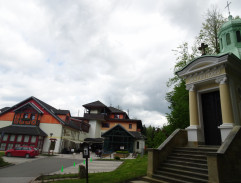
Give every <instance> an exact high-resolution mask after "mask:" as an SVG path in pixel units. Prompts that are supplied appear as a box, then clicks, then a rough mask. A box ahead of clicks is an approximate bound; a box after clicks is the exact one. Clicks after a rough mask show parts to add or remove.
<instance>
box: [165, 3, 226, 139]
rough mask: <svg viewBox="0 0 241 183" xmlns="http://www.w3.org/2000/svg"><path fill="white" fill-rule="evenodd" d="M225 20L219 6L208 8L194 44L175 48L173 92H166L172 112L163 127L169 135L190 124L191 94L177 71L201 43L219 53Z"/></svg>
mask: <svg viewBox="0 0 241 183" xmlns="http://www.w3.org/2000/svg"><path fill="white" fill-rule="evenodd" d="M223 22H224V18H223V16H222V15H221V14H220V13H219V11H218V10H217V8H215V7H214V8H213V9H212V10H208V11H207V13H206V16H205V21H204V22H203V24H202V29H201V30H200V32H199V35H198V36H197V37H196V41H195V43H194V46H192V47H191V51H190V49H189V45H188V43H183V44H181V45H180V46H178V47H177V49H176V50H173V51H174V53H175V55H176V56H177V58H176V60H177V62H176V64H175V67H174V69H173V71H174V77H172V78H170V79H169V80H168V82H167V86H168V87H173V90H172V91H171V92H168V93H167V94H166V100H167V101H168V102H169V103H170V105H169V109H170V113H168V114H166V117H167V120H168V125H167V126H165V127H163V130H166V131H167V132H168V135H170V133H172V132H173V131H174V130H175V129H177V128H182V129H183V128H186V127H187V126H188V125H189V96H188V91H187V90H186V86H185V81H184V80H182V79H181V78H179V77H178V76H177V75H176V72H177V71H178V70H180V69H182V68H183V67H184V66H185V65H187V64H188V63H189V62H191V61H192V60H193V59H194V58H195V57H197V56H198V47H199V46H200V44H201V43H205V44H208V45H209V47H208V50H206V52H207V53H208V54H214V53H219V43H218V36H217V35H218V30H219V29H220V28H221V25H222V24H223Z"/></svg>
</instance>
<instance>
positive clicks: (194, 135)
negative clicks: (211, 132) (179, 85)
mask: <svg viewBox="0 0 241 183" xmlns="http://www.w3.org/2000/svg"><path fill="white" fill-rule="evenodd" d="M187 90H189V115H190V126H189V127H187V128H186V130H187V132H188V144H189V145H190V146H197V145H198V132H199V128H200V127H199V117H198V105H197V92H196V91H195V86H194V85H188V86H187Z"/></svg>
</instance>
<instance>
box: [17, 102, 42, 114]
mask: <svg viewBox="0 0 241 183" xmlns="http://www.w3.org/2000/svg"><path fill="white" fill-rule="evenodd" d="M26 106H31V107H32V108H34V109H35V110H36V111H37V112H38V113H40V114H43V113H44V112H43V111H42V110H41V109H39V108H38V107H37V106H36V105H35V104H33V103H31V102H28V103H26V104H24V105H22V106H20V107H18V108H17V109H15V110H14V112H16V111H18V110H19V109H22V108H24V107H26Z"/></svg>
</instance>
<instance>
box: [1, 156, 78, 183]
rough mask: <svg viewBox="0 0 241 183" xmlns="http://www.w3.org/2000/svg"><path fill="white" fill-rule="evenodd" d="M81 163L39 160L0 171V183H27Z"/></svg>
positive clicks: (47, 158)
mask: <svg viewBox="0 0 241 183" xmlns="http://www.w3.org/2000/svg"><path fill="white" fill-rule="evenodd" d="M74 162H75V163H76V164H77V163H82V162H83V161H82V160H79V159H65V158H51V157H46V158H41V159H37V160H34V161H30V162H25V163H21V164H18V165H14V166H9V167H6V168H2V169H0V183H10V182H18V183H27V182H29V181H30V180H32V179H33V178H35V177H37V176H39V175H41V174H49V173H52V172H56V171H58V170H61V168H62V166H63V168H66V167H70V166H73V165H74Z"/></svg>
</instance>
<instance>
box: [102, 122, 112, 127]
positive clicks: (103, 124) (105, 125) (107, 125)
mask: <svg viewBox="0 0 241 183" xmlns="http://www.w3.org/2000/svg"><path fill="white" fill-rule="evenodd" d="M102 128H110V123H102Z"/></svg>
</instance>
